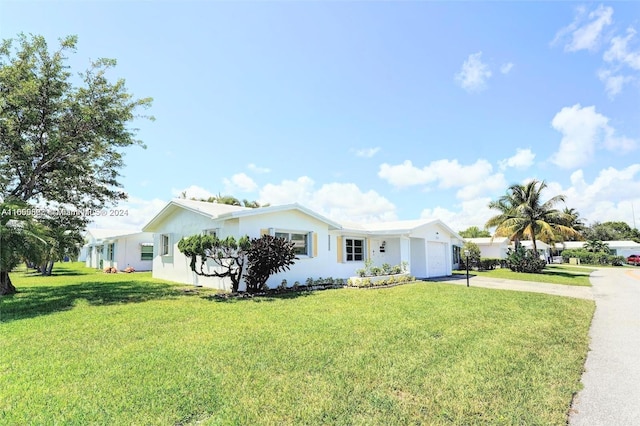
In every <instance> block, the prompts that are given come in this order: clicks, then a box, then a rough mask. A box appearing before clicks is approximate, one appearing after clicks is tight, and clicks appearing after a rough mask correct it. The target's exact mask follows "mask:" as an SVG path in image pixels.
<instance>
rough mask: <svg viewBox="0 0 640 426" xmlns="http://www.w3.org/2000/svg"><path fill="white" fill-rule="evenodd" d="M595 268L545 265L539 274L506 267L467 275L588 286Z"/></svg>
mask: <svg viewBox="0 0 640 426" xmlns="http://www.w3.org/2000/svg"><path fill="white" fill-rule="evenodd" d="M595 270H596V269H595V268H586V267H582V266H569V265H547V266H546V267H545V268H544V270H543V271H542V273H541V274H528V273H524V272H513V271H511V270H510V269H507V268H498V269H494V270H492V271H469V275H472V276H473V275H478V276H484V277H493V278H502V279H508V280H520V281H534V282H540V283H550V284H563V285H577V286H590V285H591V283H590V282H589V275H590V274H591V273H592V272H593V271H595ZM453 273H454V274H456V275H458V274H466V271H454V272H453Z"/></svg>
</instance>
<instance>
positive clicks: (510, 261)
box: [506, 246, 547, 274]
mask: <svg viewBox="0 0 640 426" xmlns="http://www.w3.org/2000/svg"><path fill="white" fill-rule="evenodd" d="M506 263H507V267H508V268H509V269H511V270H512V271H514V272H529V273H534V274H539V273H540V272H542V270H543V269H544V267H545V266H546V265H547V262H546V261H545V260H544V259H540V256H539V255H538V254H537V253H536V252H534V251H533V250H527V249H525V248H524V247H522V246H518V247H516V248H515V250H514V249H508V250H507V262H506Z"/></svg>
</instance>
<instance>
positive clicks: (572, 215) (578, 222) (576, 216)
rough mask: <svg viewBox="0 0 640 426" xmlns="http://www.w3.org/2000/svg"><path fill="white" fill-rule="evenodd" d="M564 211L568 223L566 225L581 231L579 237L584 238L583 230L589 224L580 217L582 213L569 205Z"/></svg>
mask: <svg viewBox="0 0 640 426" xmlns="http://www.w3.org/2000/svg"><path fill="white" fill-rule="evenodd" d="M562 213H564V214H565V215H566V218H567V223H566V224H565V225H566V226H568V227H569V228H572V229H574V230H575V231H578V232H579V233H580V237H579V239H582V238H583V236H582V232H583V231H584V230H585V229H587V226H586V225H585V223H584V221H583V220H582V218H581V217H580V213H579V212H578V211H577V210H576V209H574V208H568V207H565V208H564V210H563V211H562ZM569 238H570V239H571V240H572V239H573V238H574V237H572V236H569Z"/></svg>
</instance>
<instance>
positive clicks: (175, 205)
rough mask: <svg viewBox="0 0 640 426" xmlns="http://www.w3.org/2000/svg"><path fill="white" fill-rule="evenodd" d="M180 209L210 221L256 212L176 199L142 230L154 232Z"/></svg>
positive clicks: (223, 205)
mask: <svg viewBox="0 0 640 426" xmlns="http://www.w3.org/2000/svg"><path fill="white" fill-rule="evenodd" d="M179 209H184V210H189V211H191V212H193V213H197V214H200V215H203V216H206V217H208V218H210V219H217V218H218V217H219V216H220V215H223V214H226V213H231V212H237V211H243V210H254V209H251V208H248V207H241V206H232V205H229V204H219V203H209V202H207V201H196V200H184V199H181V198H175V199H173V200H171V201H169V203H168V204H167V205H166V206H164V207H163V208H162V210H160V212H159V213H158V214H156V215H155V216H154V217H153V218H152V219H151V220H150V221H149V222H148V223H147V224H146V225H145V226H143V227H142V230H143V231H145V232H154V230H155V227H156V226H157V225H158V223H159V222H160V221H162V219H164V218H165V217H166V216H168V215H171V214H172V213H173V212H175V211H177V210H179Z"/></svg>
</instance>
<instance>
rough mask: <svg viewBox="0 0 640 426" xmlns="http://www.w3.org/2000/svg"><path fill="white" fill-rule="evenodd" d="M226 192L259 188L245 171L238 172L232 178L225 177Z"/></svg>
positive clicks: (251, 190)
mask: <svg viewBox="0 0 640 426" xmlns="http://www.w3.org/2000/svg"><path fill="white" fill-rule="evenodd" d="M223 182H224V185H225V193H226V194H235V193H236V192H253V191H255V190H256V189H258V185H257V184H256V183H255V181H254V180H253V179H251V178H250V177H249V176H247V175H246V174H245V173H236V174H235V175H233V176H231V179H226V178H225V179H223Z"/></svg>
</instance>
